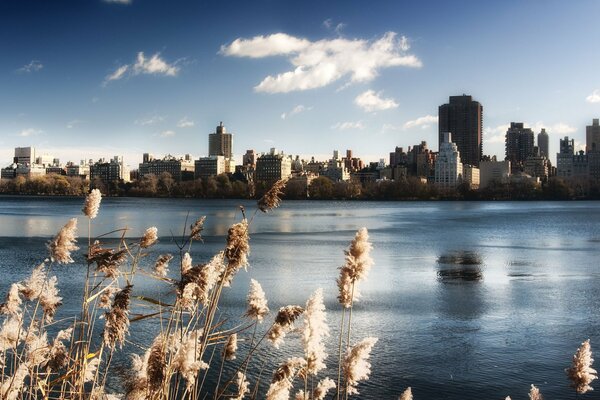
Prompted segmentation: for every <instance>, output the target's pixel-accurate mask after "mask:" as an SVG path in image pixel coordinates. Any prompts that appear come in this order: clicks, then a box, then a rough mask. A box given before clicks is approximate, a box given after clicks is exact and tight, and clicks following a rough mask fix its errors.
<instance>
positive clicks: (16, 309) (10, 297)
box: [0, 283, 23, 315]
mask: <svg viewBox="0 0 600 400" xmlns="http://www.w3.org/2000/svg"><path fill="white" fill-rule="evenodd" d="M21 289H22V287H21V285H20V284H18V283H13V284H12V285H10V289H9V291H8V294H7V295H6V300H5V301H4V303H2V304H0V314H5V315H18V314H21V313H22V310H21V304H23V300H21V296H20V295H19V292H20V291H21Z"/></svg>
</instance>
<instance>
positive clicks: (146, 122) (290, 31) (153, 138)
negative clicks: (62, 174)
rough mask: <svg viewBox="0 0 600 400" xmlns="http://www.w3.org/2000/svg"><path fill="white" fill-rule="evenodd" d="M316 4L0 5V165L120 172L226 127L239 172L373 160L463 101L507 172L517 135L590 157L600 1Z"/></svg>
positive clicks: (430, 138) (197, 151)
mask: <svg viewBox="0 0 600 400" xmlns="http://www.w3.org/2000/svg"><path fill="white" fill-rule="evenodd" d="M315 4H317V3H315ZM310 5H311V4H310V3H309V4H303V5H302V6H298V5H292V4H291V3H280V4H271V3H267V2H258V3H254V2H253V4H252V5H249V4H244V3H239V4H237V3H230V4H228V5H222V4H204V5H198V4H194V2H188V1H182V2H178V3H177V4H171V3H167V2H163V1H139V0H138V1H136V0H131V1H126V0H121V1H102V0H97V1H90V2H85V4H83V2H76V1H59V2H53V4H52V5H49V4H45V3H44V2H41V1H23V2H8V3H3V4H1V5H0V22H1V23H0V32H2V35H0V37H1V39H0V43H2V45H3V47H4V48H5V49H6V50H7V51H6V56H5V57H3V58H2V60H0V84H2V87H3V93H2V95H0V132H2V133H3V134H2V135H0V159H1V160H6V161H10V159H11V158H12V149H13V148H14V147H22V146H30V145H31V146H35V147H37V148H40V149H45V150H46V151H47V152H48V153H52V154H54V155H55V156H57V157H59V158H61V159H63V160H73V161H77V160H79V159H81V158H86V159H88V158H93V159H98V158H100V157H106V158H107V157H112V155H114V154H123V156H124V158H125V161H126V162H127V163H129V164H131V165H135V164H137V163H138V162H139V158H140V154H142V153H144V152H151V153H154V154H178V155H179V154H185V153H190V152H191V153H193V155H194V156H199V155H204V154H208V147H207V143H206V141H205V140H204V135H205V134H206V132H209V131H210V130H211V129H213V128H214V125H215V121H219V120H224V121H225V122H226V123H227V125H228V126H230V127H231V129H232V130H233V132H235V133H237V136H236V143H237V144H236V146H235V149H234V151H235V156H236V158H237V159H239V158H241V155H242V154H243V152H244V151H245V150H246V149H249V148H254V149H256V150H258V151H268V149H269V148H271V147H277V148H280V149H284V150H285V151H286V152H288V153H292V154H298V155H300V156H303V157H310V156H312V155H314V156H315V157H317V158H325V157H328V156H330V154H331V151H332V150H333V149H339V150H342V151H343V150H344V149H345V148H351V149H355V151H356V150H357V149H360V156H361V157H362V158H363V159H364V160H366V161H377V160H378V159H380V158H386V155H387V153H388V152H389V149H393V148H394V147H395V146H404V147H407V146H408V145H412V144H415V143H419V142H420V141H422V140H425V141H427V142H428V143H429V144H430V145H431V146H432V147H435V144H436V143H437V137H438V132H437V107H438V106H439V105H441V104H443V103H445V102H446V101H447V98H448V95H459V94H461V93H469V94H470V95H472V96H473V98H474V99H475V100H477V101H479V102H480V103H481V104H482V105H483V106H484V119H483V134H482V139H483V153H484V154H487V155H496V156H497V157H498V158H501V159H502V158H504V135H505V132H506V130H507V128H508V126H509V125H510V123H511V122H523V123H524V124H525V126H526V127H530V128H531V129H532V130H533V131H534V133H535V134H536V135H537V134H538V133H539V132H540V130H541V129H542V128H545V129H546V132H547V133H548V134H549V138H550V140H549V142H550V149H549V153H550V158H551V160H552V162H553V164H556V162H555V154H556V153H557V152H558V151H559V149H558V141H559V139H560V138H562V137H564V136H567V135H568V136H569V137H571V138H573V139H574V140H575V142H576V144H575V146H576V149H577V150H579V149H583V148H584V146H585V136H586V132H585V126H586V125H587V124H588V123H589V121H590V120H592V119H593V118H595V117H596V116H597V115H598V114H599V111H600V110H599V109H598V106H599V105H600V94H599V91H598V89H599V88H600V81H599V80H598V78H597V77H596V75H597V74H596V72H595V70H594V68H593V66H594V65H595V61H596V60H597V59H598V57H599V56H598V55H596V54H595V53H594V52H593V51H591V50H592V49H591V48H590V47H589V46H588V45H587V43H594V42H596V41H597V39H600V33H598V32H596V31H595V30H594V29H593V26H594V20H593V15H595V14H596V12H597V11H600V5H598V4H596V3H594V2H587V1H584V2H578V3H577V4H574V5H572V6H571V7H568V8H567V9H565V8H564V7H560V5H561V3H559V2H546V3H544V4H536V3H533V2H531V3H522V2H503V3H502V4H493V5H490V4H488V5H485V4H479V3H477V2H473V1H465V2H462V3H460V4H458V5H449V4H445V3H438V2H428V3H423V4H420V5H415V4H403V3H397V2H380V3H378V4H376V5H372V6H370V8H369V12H370V18H364V15H363V12H364V9H363V8H362V7H359V6H358V3H350V4H349V5H348V6H347V7H338V6H337V5H336V4H335V3H331V4H327V5H321V4H319V7H316V6H315V7H310ZM450 7H451V8H452V9H453V12H452V13H451V15H453V18H452V20H448V19H447V18H446V15H449V14H450V13H449V11H448V10H449V8H450ZM457 7H458V8H459V9H460V10H457V9H456V8H457ZM309 11H310V12H309ZM461 11H462V12H461ZM249 16H251V17H252V18H248V17H249ZM507 20H508V21H510V22H511V29H510V30H507V29H505V22H506V21H507ZM575 21H576V23H575ZM225 26H226V27H227V28H226V29H225V28H224V27H225ZM567 27H568V29H567ZM100 33H101V34H100ZM40 38H43V39H40ZM582 39H585V40H582ZM355 54H356V55H357V56H356V57H354V55H355ZM515 57H516V58H518V60H519V62H518V65H517V63H515V61H514V59H515ZM583 60H585V62H583ZM573 76H577V78H578V79H577V80H575V81H574V80H573V79H572V77H573ZM123 149H125V151H123ZM190 149H194V150H193V151H192V150H190Z"/></svg>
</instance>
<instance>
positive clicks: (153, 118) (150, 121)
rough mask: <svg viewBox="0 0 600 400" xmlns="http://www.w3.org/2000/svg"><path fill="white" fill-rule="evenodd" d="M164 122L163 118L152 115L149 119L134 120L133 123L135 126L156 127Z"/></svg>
mask: <svg viewBox="0 0 600 400" xmlns="http://www.w3.org/2000/svg"><path fill="white" fill-rule="evenodd" d="M164 121H165V117H163V116H162V115H153V116H151V117H147V118H142V119H136V120H135V121H134V123H135V124H136V125H141V126H146V125H156V124H160V123H161V122H164Z"/></svg>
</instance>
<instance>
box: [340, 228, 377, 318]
mask: <svg viewBox="0 0 600 400" xmlns="http://www.w3.org/2000/svg"><path fill="white" fill-rule="evenodd" d="M372 248H373V246H372V245H371V243H370V242H369V233H368V231H367V228H360V229H359V230H358V232H356V235H355V236H354V239H353V240H352V242H351V243H350V246H349V247H348V250H345V251H344V254H345V255H346V261H345V263H344V265H343V266H342V267H340V277H339V278H338V280H337V284H338V288H339V295H338V300H339V302H340V304H341V305H342V306H344V307H345V308H350V307H351V306H352V303H353V302H354V301H355V300H357V299H358V298H359V296H360V295H359V293H358V290H356V289H355V288H354V286H355V283H356V282H359V281H360V280H362V279H365V278H366V277H367V275H368V274H369V271H370V270H371V266H372V265H373V260H372V259H371V256H370V252H371V249H372Z"/></svg>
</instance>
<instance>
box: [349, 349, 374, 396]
mask: <svg viewBox="0 0 600 400" xmlns="http://www.w3.org/2000/svg"><path fill="white" fill-rule="evenodd" d="M377 340H378V339H377V338H374V337H368V338H365V339H363V340H362V341H360V342H359V343H357V344H356V345H354V347H352V348H350V349H348V353H347V354H346V357H345V358H344V364H343V368H344V377H345V378H346V385H347V394H348V395H351V394H359V392H358V390H357V389H356V385H357V384H358V382H360V381H362V380H368V379H369V375H370V374H371V363H369V356H370V354H371V350H372V349H373V346H374V345H375V343H377Z"/></svg>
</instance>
